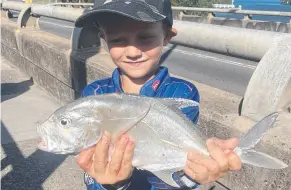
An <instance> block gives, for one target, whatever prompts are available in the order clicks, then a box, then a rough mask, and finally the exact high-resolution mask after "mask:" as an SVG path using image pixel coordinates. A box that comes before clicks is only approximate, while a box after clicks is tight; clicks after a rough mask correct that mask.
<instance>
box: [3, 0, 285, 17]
mask: <svg viewBox="0 0 291 190" xmlns="http://www.w3.org/2000/svg"><path fill="white" fill-rule="evenodd" d="M27 7H31V12H32V14H33V15H38V16H47V17H51V18H56V19H62V20H68V21H75V19H76V18H77V17H78V16H80V15H81V14H82V13H83V12H84V10H85V9H90V8H92V7H93V4H92V3H53V4H47V5H37V4H26V3H22V2H13V1H5V2H2V9H5V10H15V11H21V10H23V9H24V8H27ZM172 9H173V11H181V12H182V13H183V12H184V11H191V12H206V13H211V14H212V15H213V16H215V13H229V14H241V15H245V16H246V17H249V18H251V17H252V15H264V16H281V17H289V18H291V12H278V11H253V10H240V9H239V8H230V9H216V8H196V7H172ZM70 14H71V16H70ZM56 15H57V16H56Z"/></svg>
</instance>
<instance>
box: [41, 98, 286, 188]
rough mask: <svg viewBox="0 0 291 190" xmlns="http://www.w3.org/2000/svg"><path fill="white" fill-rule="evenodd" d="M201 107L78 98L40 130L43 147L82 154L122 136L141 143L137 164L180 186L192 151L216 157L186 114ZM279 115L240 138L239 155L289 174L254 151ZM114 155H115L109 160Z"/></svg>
mask: <svg viewBox="0 0 291 190" xmlns="http://www.w3.org/2000/svg"><path fill="white" fill-rule="evenodd" d="M189 106H192V107H197V108H199V106H200V105H199V103H198V102H196V101H193V100H189V99H183V98H157V97H147V96H141V95H134V94H126V93H112V94H101V95H92V96H87V97H82V98H79V99H76V100H74V101H72V102H70V103H68V104H66V105H64V106H62V107H60V108H59V109H57V110H56V111H55V112H54V113H53V114H52V115H51V116H50V117H49V118H48V119H47V120H45V121H44V122H42V123H41V124H40V125H39V126H37V132H38V134H39V136H40V138H41V142H40V143H39V144H38V148H39V149H40V150H43V151H47V152H51V153H54V154H78V153H79V152H80V151H81V150H83V149H86V148H89V147H92V146H94V145H96V144H97V143H98V142H99V140H100V139H101V137H102V135H103V133H104V132H105V131H107V132H109V133H111V145H110V146H111V148H110V150H112V146H113V144H114V142H116V140H118V138H119V137H120V136H121V135H122V134H125V133H126V134H128V135H130V136H131V137H133V138H134V139H135V143H136V145H135V149H134V156H133V161H132V165H133V166H134V167H136V168H137V169H140V170H147V171H150V172H151V173H153V174H154V175H156V176H157V177H158V178H160V179H161V180H162V181H164V182H165V183H167V184H168V185H171V186H172V187H179V185H178V184H177V183H176V182H175V181H174V180H173V178H172V174H173V173H174V172H176V171H181V170H182V169H183V168H184V167H185V163H186V160H187V153H188V152H189V151H196V152H200V153H201V154H203V155H205V156H210V155H209V152H208V151H207V146H206V136H204V135H203V134H202V133H201V132H200V130H199V128H198V127H197V126H196V124H194V123H193V121H191V120H190V119H189V118H188V117H186V116H185V114H183V112H182V109H183V108H187V107H189ZM277 117H278V113H277V112H274V113H271V114H270V115H268V116H266V117H265V118H263V119H262V120H261V121H259V122H258V123H257V124H256V125H254V126H253V127H252V128H251V129H250V130H249V131H248V132H247V133H246V134H244V135H242V136H241V137H240V138H239V144H238V146H237V147H236V148H235V149H234V152H236V153H237V154H238V156H239V157H240V158H241V161H242V163H243V164H250V165H253V166H258V167H263V168H269V169H283V168H286V167H287V166H288V165H286V164H285V163H284V162H283V161H281V160H279V159H277V158H274V157H272V156H270V155H267V154H265V153H263V152H257V151H255V150H254V147H255V145H256V144H257V143H258V142H259V141H260V140H261V139H262V137H263V136H264V135H265V134H266V133H267V131H268V130H269V129H270V128H271V127H273V124H274V122H275V121H276V118H277ZM111 153H112V152H109V158H108V159H110V155H111Z"/></svg>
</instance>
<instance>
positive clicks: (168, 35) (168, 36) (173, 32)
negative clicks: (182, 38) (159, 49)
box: [164, 28, 178, 46]
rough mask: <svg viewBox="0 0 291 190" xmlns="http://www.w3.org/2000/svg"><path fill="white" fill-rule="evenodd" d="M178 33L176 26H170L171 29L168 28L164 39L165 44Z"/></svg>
mask: <svg viewBox="0 0 291 190" xmlns="http://www.w3.org/2000/svg"><path fill="white" fill-rule="evenodd" d="M177 34H178V32H177V30H176V29H175V28H170V29H169V30H167V33H166V37H165V39H164V46H166V45H168V43H169V42H170V41H171V39H172V38H173V37H175V36H177Z"/></svg>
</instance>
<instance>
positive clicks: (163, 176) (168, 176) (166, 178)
mask: <svg viewBox="0 0 291 190" xmlns="http://www.w3.org/2000/svg"><path fill="white" fill-rule="evenodd" d="M179 169H180V168H174V169H168V170H161V171H154V172H152V173H153V174H154V175H155V176H157V177H158V178H159V179H160V180H162V181H163V182H164V183H166V184H168V185H170V186H172V187H175V188H179V187H180V186H179V185H178V184H177V183H176V182H175V181H174V179H173V177H172V175H173V173H174V172H176V171H179Z"/></svg>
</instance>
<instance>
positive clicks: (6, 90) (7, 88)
mask: <svg viewBox="0 0 291 190" xmlns="http://www.w3.org/2000/svg"><path fill="white" fill-rule="evenodd" d="M33 84H34V82H33V78H32V77H30V79H29V80H25V81H22V82H19V83H1V102H4V101H6V100H9V99H12V98H15V97H17V96H19V95H21V94H23V93H25V92H27V91H28V90H29V89H30V86H32V85H33Z"/></svg>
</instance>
